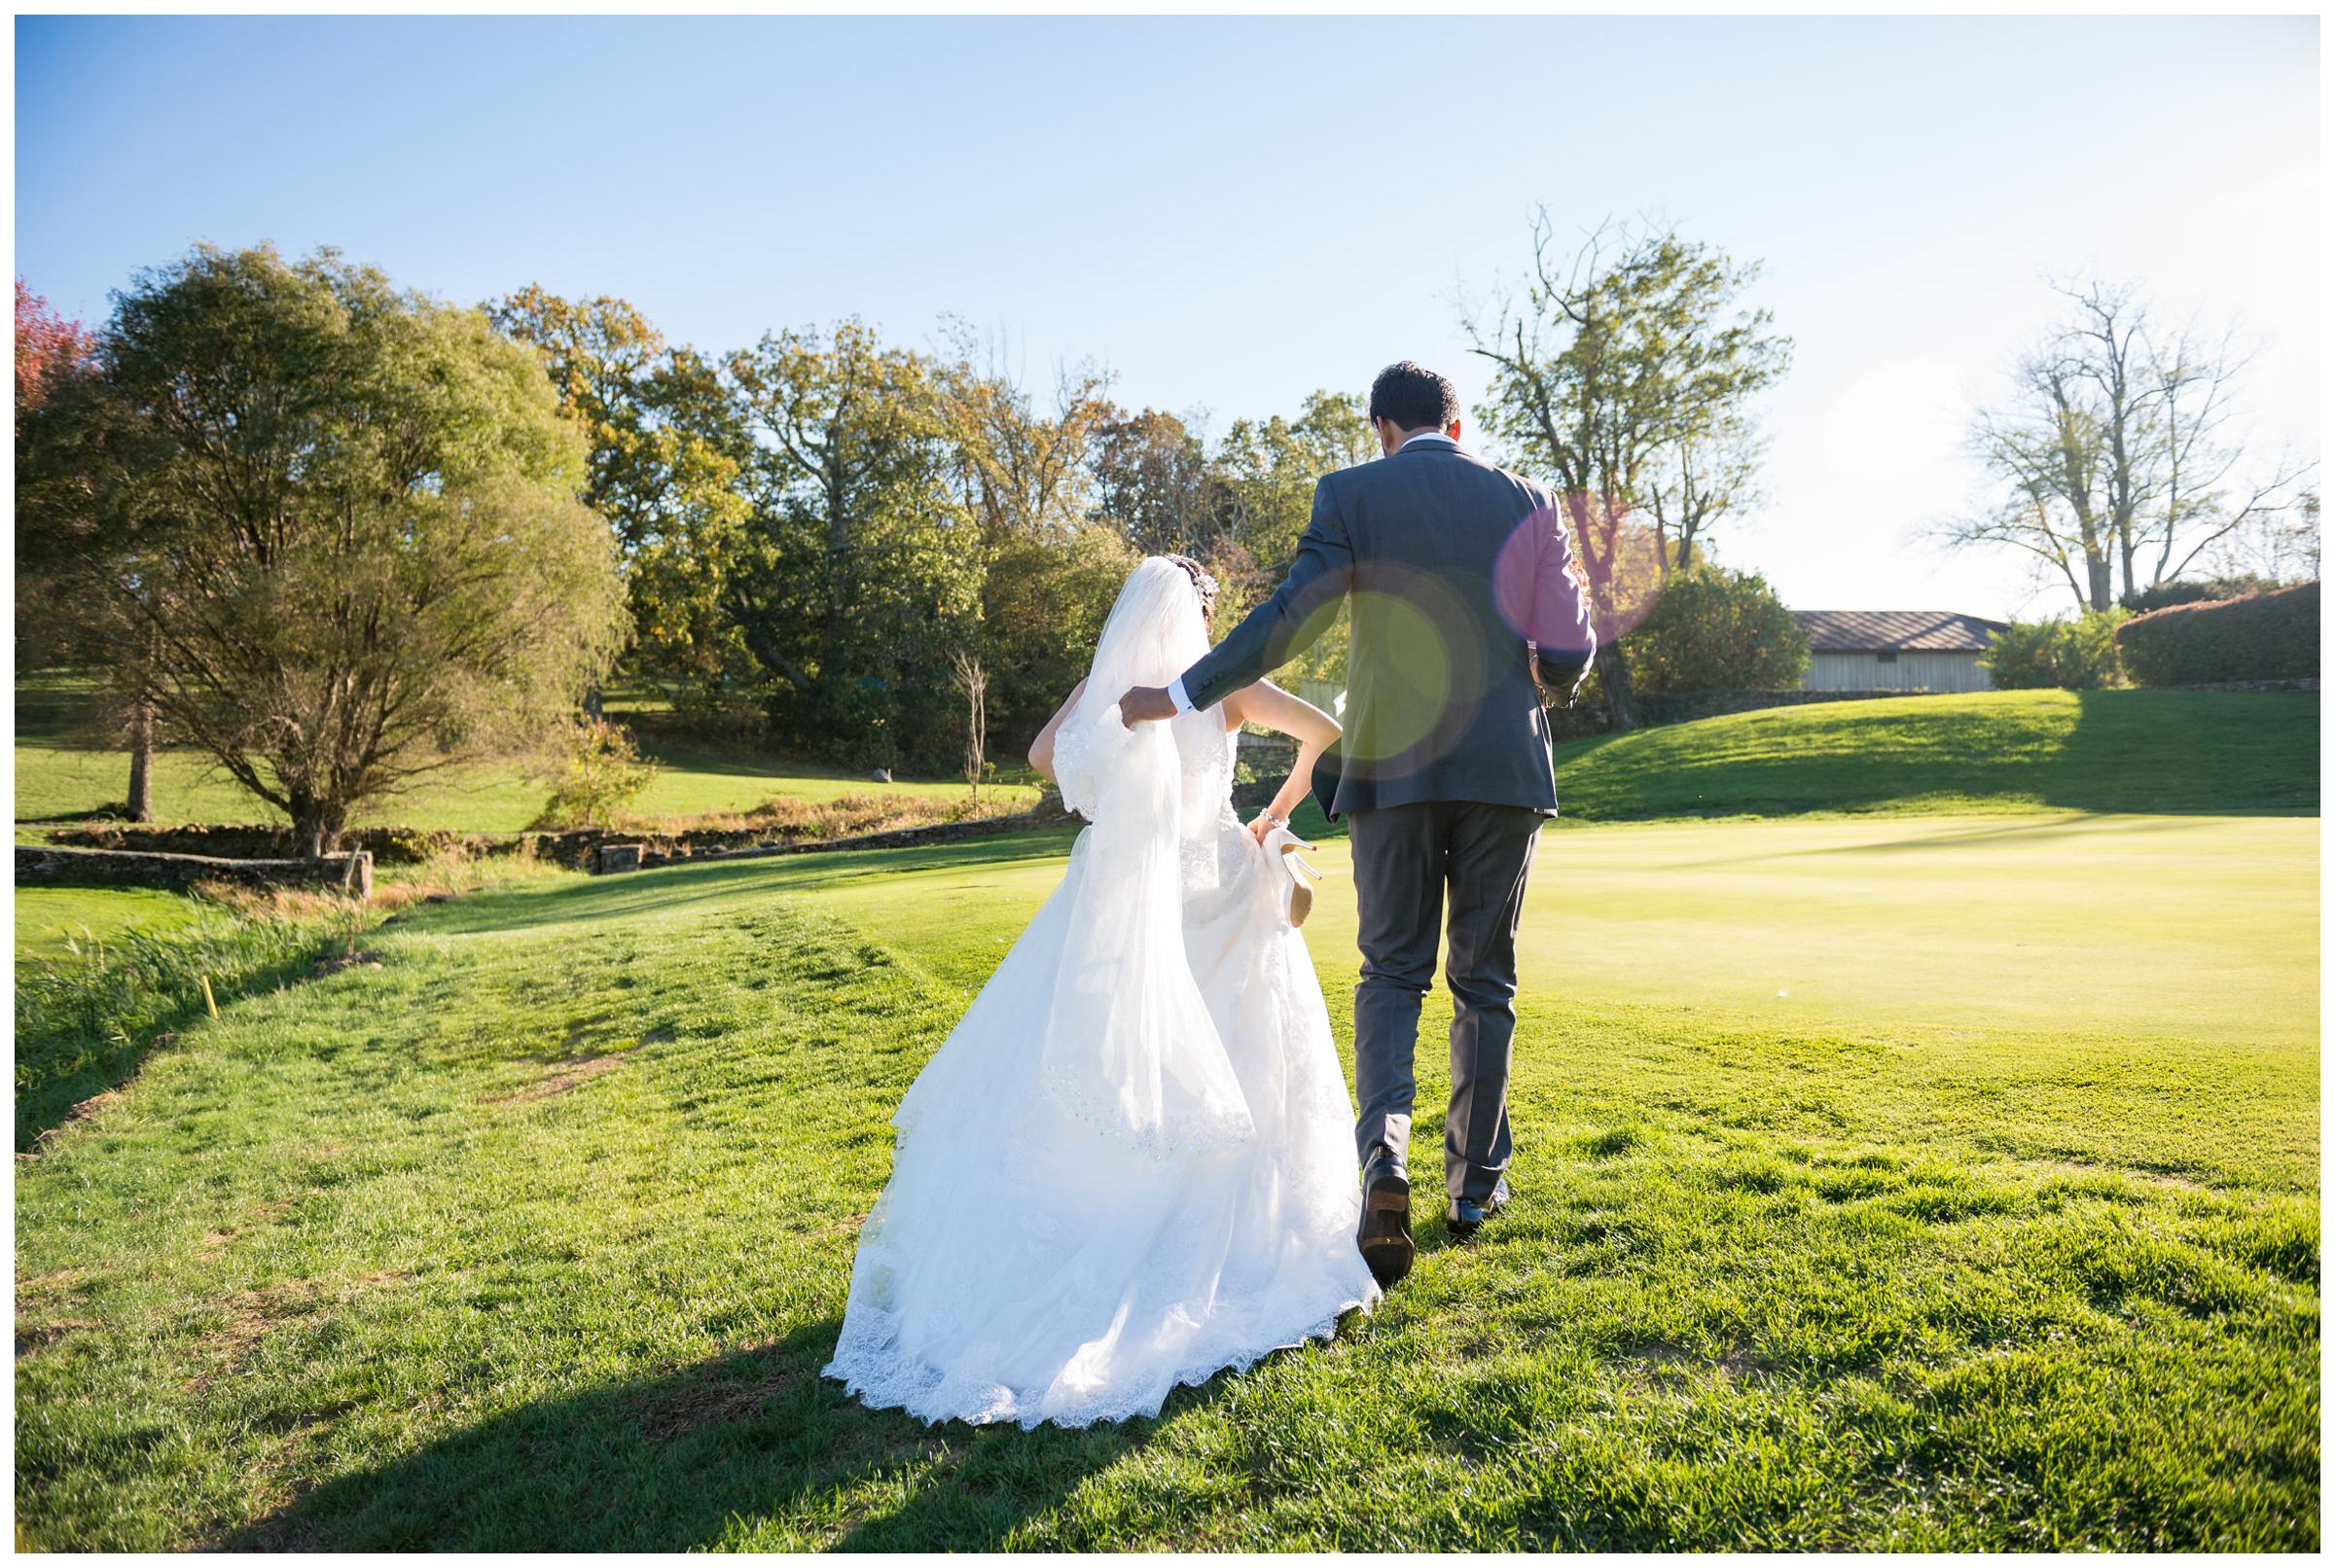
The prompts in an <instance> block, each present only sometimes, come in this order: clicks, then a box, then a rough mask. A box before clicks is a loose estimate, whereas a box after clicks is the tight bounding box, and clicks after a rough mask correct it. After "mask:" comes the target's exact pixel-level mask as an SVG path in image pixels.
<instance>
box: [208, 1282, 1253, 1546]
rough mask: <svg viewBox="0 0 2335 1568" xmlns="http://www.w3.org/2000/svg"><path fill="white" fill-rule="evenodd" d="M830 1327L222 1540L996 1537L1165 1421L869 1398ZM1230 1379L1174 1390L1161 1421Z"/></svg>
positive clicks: (318, 1501) (376, 1480)
mask: <svg viewBox="0 0 2335 1568" xmlns="http://www.w3.org/2000/svg"><path fill="white" fill-rule="evenodd" d="M839 1327H840V1325H839V1324H838V1323H836V1322H833V1321H830V1322H825V1323H820V1324H816V1325H813V1326H810V1327H807V1328H804V1329H800V1330H797V1331H796V1332H795V1333H793V1334H791V1335H789V1336H786V1337H785V1338H784V1339H781V1340H778V1341H776V1342H775V1343H773V1344H771V1345H768V1346H765V1347H762V1348H759V1349H755V1350H750V1351H742V1352H738V1353H736V1354H733V1355H728V1356H723V1357H718V1358H716V1359H714V1360H711V1361H706V1362H702V1363H700V1364H699V1365H697V1366H694V1367H689V1368H685V1369H681V1370H679V1371H676V1372H671V1373H670V1374H668V1375H665V1376H660V1377H645V1378H635V1379H632V1380H629V1381H626V1382H621V1383H614V1384H610V1385H608V1386H607V1387H604V1388H601V1389H597V1390H594V1391H593V1392H592V1393H589V1394H583V1395H579V1396H577V1397H576V1398H573V1399H568V1400H562V1401H557V1402H553V1403H548V1404H541V1405H532V1406H527V1407H525V1408H521V1409H517V1410H513V1411H511V1412H509V1413H507V1414H503V1415H499V1416H495V1417H493V1418H491V1419H489V1420H486V1421H484V1422H482V1423H481V1424H479V1425H477V1426H473V1427H469V1428H467V1429H465V1430H463V1431H461V1432H458V1433H455V1434H453V1435H452V1436H450V1437H447V1438H444V1439H441V1440H440V1441H438V1442H436V1443H431V1444H429V1445H428V1446H426V1447H424V1448H422V1449H420V1450H419V1451H417V1452H415V1453H413V1454H410V1455H408V1456H406V1457H404V1458H400V1459H397V1460H394V1461H392V1462H390V1463H387V1464H384V1465H381V1466H378V1467H376V1468H373V1469H368V1470H361V1471H356V1472H353V1473H350V1474H348V1475H344V1476H341V1477H340V1478H338V1479H333V1480H330V1481H327V1482H325V1483H324V1484H322V1485H320V1486H317V1487H316V1488H314V1489H313V1490H310V1491H308V1492H306V1493H305V1494H303V1495H301V1496H300V1497H298V1498H297V1499H295V1500H294V1501H293V1502H292V1503H290V1504H288V1505H287V1506H285V1507H284V1508H282V1509H280V1510H278V1511H277V1512H275V1513H273V1514H270V1515H267V1516H265V1517H263V1518H260V1519H258V1520H256V1521H254V1522H253V1523H251V1524H249V1525H247V1526H245V1527H243V1528H242V1529H240V1530H238V1531H236V1532H235V1533H234V1535H232V1536H231V1537H230V1538H229V1539H227V1540H226V1541H224V1542H222V1543H220V1545H222V1546H224V1547H225V1548H227V1549H228V1550H392V1551H402V1550H483V1551H495V1550H562V1551H600V1550H665V1551H670V1550H683V1549H687V1548H691V1547H701V1546H711V1545H717V1544H720V1543H722V1542H723V1541H724V1540H725V1538H726V1537H728V1538H739V1539H736V1544H742V1545H764V1544H766V1543H765V1542H763V1541H762V1540H761V1539H760V1538H759V1537H753V1538H744V1537H745V1533H746V1532H751V1531H754V1530H755V1529H756V1528H757V1527H758V1526H761V1525H764V1524H765V1521H768V1524H769V1526H770V1527H772V1528H778V1529H784V1528H795V1529H800V1530H803V1531H805V1532H806V1533H808V1534H812V1535H814V1536H815V1535H820V1534H824V1535H825V1537H826V1541H825V1543H824V1544H826V1545H828V1546H831V1547H832V1548H834V1549H836V1550H845V1551H887V1550H906V1549H911V1548H916V1549H940V1550H994V1549H996V1548H998V1547H1000V1546H1002V1545H1004V1544H1005V1542H1006V1540H1007V1538H1008V1537H1009V1536H1010V1535H1011V1534H1012V1532H1013V1531H1014V1530H1015V1529H1016V1528H1017V1527H1018V1526H1019V1525H1021V1524H1022V1523H1024V1521H1026V1520H1029V1519H1031V1518H1034V1517H1037V1516H1038V1515H1042V1514H1044V1513H1046V1512H1048V1511H1049V1510H1051V1509H1053V1508H1054V1507H1056V1506H1057V1505H1058V1504H1060V1502H1061V1501H1062V1500H1063V1499H1065V1498H1066V1497H1068V1496H1069V1495H1070V1493H1071V1492H1073V1491H1075V1490H1076V1489H1077V1488H1078V1486H1079V1485H1080V1484H1081V1483H1082V1482H1083V1481H1085V1480H1086V1479H1087V1478H1088V1477H1090V1476H1093V1475H1095V1474H1096V1473H1098V1472H1100V1471H1102V1470H1103V1469H1105V1468H1107V1467H1109V1466H1110V1465H1112V1464H1114V1463H1116V1462H1117V1461H1118V1460H1119V1459H1120V1458H1121V1457H1123V1456H1124V1455H1126V1454H1128V1453H1130V1452H1132V1451H1134V1450H1136V1449H1138V1448H1140V1447H1141V1446H1142V1444H1143V1443H1145V1442H1147V1441H1148V1440H1149V1438H1150V1435H1151V1433H1152V1431H1153V1429H1154V1427H1155V1426H1156V1424H1157V1423H1155V1422H1152V1421H1130V1422H1122V1423H1118V1424H1115V1425H1111V1426H1099V1427H1092V1428H1088V1429H1085V1430H1082V1431H1064V1430H1060V1429H1058V1428H1054V1427H1040V1428H1038V1429H1037V1430H1036V1431H1034V1432H1024V1431H1023V1430H1022V1429H1021V1428H1019V1427H1015V1426H1005V1427H971V1426H967V1425H965V1424H964V1423H962V1422H950V1423H948V1424H946V1425H944V1426H939V1427H928V1426H926V1425H925V1424H924V1423H923V1422H921V1421H918V1420H916V1419H915V1418H914V1417H912V1416H909V1415H905V1414H903V1413H902V1412H900V1411H898V1410H871V1409H869V1408H866V1407H864V1406H862V1405H860V1404H859V1403H858V1402H857V1401H856V1400H855V1399H852V1398H849V1397H847V1396H846V1395H845V1394H844V1388H843V1385H842V1384H841V1383H838V1382H835V1381H833V1380H832V1379H829V1378H826V1377H823V1376H821V1375H820V1372H819V1369H820V1368H821V1367H823V1366H824V1365H825V1364H826V1362H827V1360H828V1358H829V1357H830V1356H831V1355H832V1354H833V1353H834V1350H835V1339H836V1334H837V1332H838V1329H839ZM1223 1381H1224V1379H1223V1377H1222V1376H1221V1375H1220V1376H1219V1377H1218V1378H1216V1379H1214V1380H1212V1381H1211V1382H1209V1383H1208V1384H1206V1385H1203V1386H1202V1387H1200V1388H1182V1389H1178V1390H1177V1391H1176V1392H1175V1393H1174V1395H1172V1396H1171V1397H1170V1398H1169V1399H1168V1401H1167V1408H1166V1409H1165V1410H1164V1411H1163V1412H1162V1417H1161V1418H1162V1419H1167V1418H1169V1417H1172V1416H1173V1415H1175V1414H1176V1413H1178V1412H1180V1411H1183V1410H1187V1409H1191V1408H1197V1407H1198V1406H1201V1405H1203V1404H1205V1403H1206V1402H1208V1401H1210V1400H1212V1399H1214V1398H1215V1397H1216V1395H1217V1393H1218V1392H1219V1391H1220V1389H1221V1387H1222V1384H1223ZM292 1418H294V1417H292V1416H291V1415H290V1414H289V1412H287V1419H292ZM902 1497H905V1499H906V1500H905V1501H899V1502H896V1500H898V1499H900V1498H902ZM895 1503H896V1506H887V1507H885V1509H884V1512H882V1513H880V1514H877V1515H873V1516H871V1515H869V1513H868V1510H869V1509H870V1508H871V1507H872V1506H881V1505H894V1504H895ZM768 1544H775V1543H774V1542H773V1543H768ZM810 1544H819V1543H816V1542H813V1543H810Z"/></svg>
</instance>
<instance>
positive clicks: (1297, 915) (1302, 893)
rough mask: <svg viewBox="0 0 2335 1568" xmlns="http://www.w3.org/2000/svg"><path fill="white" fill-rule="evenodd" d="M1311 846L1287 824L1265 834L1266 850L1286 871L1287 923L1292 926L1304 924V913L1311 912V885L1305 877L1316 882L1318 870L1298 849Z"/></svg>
mask: <svg viewBox="0 0 2335 1568" xmlns="http://www.w3.org/2000/svg"><path fill="white" fill-rule="evenodd" d="M1312 847H1313V846H1312V845H1311V844H1310V843H1308V842H1306V841H1305V840H1304V839H1303V838H1300V837H1298V836H1297V835H1296V834H1294V833H1291V832H1290V831H1289V830H1288V829H1287V828H1275V829H1272V830H1271V831H1269V832H1268V833H1267V834H1266V835H1265V849H1266V852H1267V853H1269V854H1271V855H1272V856H1273V857H1274V858H1275V860H1277V861H1278V862H1279V863H1280V865H1281V867H1282V869H1283V870H1284V871H1286V872H1287V873H1289V924H1290V925H1291V926H1292V927H1296V926H1302V925H1304V924H1305V923H1306V916H1307V915H1309V914H1311V913H1312V912H1313V889H1312V887H1311V885H1310V884H1309V883H1308V881H1307V878H1308V877H1311V878H1312V880H1313V881H1315V882H1318V881H1320V880H1321V873H1319V872H1317V871H1315V870H1314V869H1313V868H1312V867H1311V866H1309V865H1307V864H1306V863H1305V861H1304V860H1302V859H1300V858H1299V856H1298V853H1297V852H1298V851H1299V850H1301V849H1311V848H1312Z"/></svg>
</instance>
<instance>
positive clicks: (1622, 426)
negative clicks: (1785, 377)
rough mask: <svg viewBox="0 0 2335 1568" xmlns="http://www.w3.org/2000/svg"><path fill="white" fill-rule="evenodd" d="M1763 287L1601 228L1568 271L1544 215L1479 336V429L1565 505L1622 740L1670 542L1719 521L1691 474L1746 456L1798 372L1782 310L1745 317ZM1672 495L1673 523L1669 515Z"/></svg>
mask: <svg viewBox="0 0 2335 1568" xmlns="http://www.w3.org/2000/svg"><path fill="white" fill-rule="evenodd" d="M1758 273H1759V268H1758V267H1757V266H1756V265H1747V264H1739V263H1737V262H1735V261H1734V260H1732V259H1731V258H1730V257H1728V256H1727V254H1726V253H1725V252H1723V251H1720V250H1717V249H1715V248H1714V247H1712V246H1709V245H1706V244H1701V243H1698V242H1695V241H1691V240H1688V239H1686V238H1684V237H1682V236H1681V235H1679V234H1678V233H1677V232H1674V231H1670V230H1656V231H1650V232H1638V231H1635V230H1632V229H1629V228H1626V227H1616V226H1613V225H1605V226H1601V227H1600V228H1599V229H1598V230H1596V231H1594V232H1591V233H1590V234H1589V235H1588V237H1587V238H1586V239H1585V240H1584V241H1583V242H1582V243H1581V244H1580V245H1579V246H1578V247H1577V248H1576V249H1574V250H1573V252H1572V254H1571V255H1570V256H1569V257H1568V256H1566V255H1564V254H1563V252H1562V250H1561V248H1560V247H1559V245H1558V244H1557V242H1556V239H1555V235H1554V232H1553V229H1552V227H1551V224H1550V221H1549V216H1548V213H1547V212H1546V211H1545V210H1543V211H1542V212H1541V213H1540V214H1539V215H1538V216H1537V217H1536V218H1535V220H1534V222H1533V226H1532V260H1531V266H1530V267H1529V270H1528V271H1527V276H1526V278H1525V280H1524V282H1523V284H1522V285H1521V286H1520V287H1518V288H1516V289H1514V290H1511V291H1508V292H1506V293H1505V294H1503V295H1501V296H1500V297H1499V298H1498V299H1497V300H1496V301H1495V302H1494V303H1492V304H1491V308H1490V309H1488V310H1484V311H1479V312H1477V313H1475V314H1473V315H1472V316H1471V318H1470V320H1469V322H1468V328H1469V332H1470V334H1471V336H1472V337H1473V339H1474V342H1475V351H1476V352H1477V353H1478V354H1481V355H1482V356H1483V357H1484V358H1486V359H1487V360H1489V361H1491V365H1492V367H1493V373H1494V374H1493V377H1492V384H1491V391H1490V394H1489V396H1488V398H1487V401H1486V402H1485V403H1484V404H1483V405H1482V406H1481V407H1480V408H1479V409H1478V410H1477V414H1478V417H1479V419H1480V420H1481V421H1482V422H1483V424H1484V426H1485V427H1486V429H1487V430H1488V431H1490V432H1491V434H1492V435H1493V436H1494V437H1495V438H1496V439H1498V440H1500V441H1501V442H1503V443H1504V444H1505V445H1507V447H1508V449H1509V451H1510V453H1511V455H1512V458H1513V460H1514V461H1516V462H1518V463H1519V464H1520V465H1521V466H1523V467H1524V468H1525V469H1526V470H1527V472H1531V473H1534V474H1536V475H1538V476H1541V477H1544V478H1546V479H1547V480H1548V481H1550V482H1551V483H1552V484H1553V486H1554V487H1555V489H1556V490H1557V491H1558V494H1559V496H1560V498H1561V501H1562V504H1563V507H1564V510H1565V513H1566V520H1567V522H1568V524H1569V526H1570V527H1571V529H1572V533H1573V549H1574V556H1575V559H1576V560H1577V561H1578V562H1579V563H1580V566H1581V568H1582V569H1583V571H1584V572H1585V575H1586V577H1587V579H1588V588H1589V590H1590V597H1591V602H1592V606H1593V610H1594V613H1595V615H1596V618H1597V621H1598V633H1599V648H1598V658H1597V664H1596V672H1597V677H1598V685H1599V690H1600V691H1601V692H1602V693H1603V694H1604V699H1605V704H1606V710H1607V715H1608V717H1609V718H1610V719H1611V721H1612V722H1613V723H1614V724H1615V725H1616V726H1619V727H1624V728H1627V727H1629V726H1631V725H1634V724H1635V722H1636V714H1635V708H1634V705H1633V703H1632V701H1631V695H1630V671H1629V662H1628V654H1627V648H1626V645H1625V643H1624V640H1623V633H1625V632H1626V631H1627V630H1629V629H1630V628H1631V627H1632V626H1633V625H1634V624H1635V622H1636V620H1637V619H1638V617H1639V616H1640V615H1641V614H1642V613H1643V611H1644V609H1645V607H1646V606H1647V605H1649V604H1650V603H1651V601H1652V596H1653V594H1654V592H1655V591H1656V590H1657V589H1658V588H1659V585H1660V581H1661V578H1662V576H1663V575H1664V574H1665V573H1666V572H1667V571H1668V570H1669V569H1670V566H1671V565H1672V564H1673V562H1674V560H1675V559H1677V558H1678V557H1679V552H1678V550H1677V548H1676V543H1677V541H1676V536H1675V535H1672V536H1671V537H1666V534H1669V533H1670V529H1671V528H1672V527H1673V526H1678V527H1685V528H1687V530H1688V531H1687V532H1686V534H1685V538H1686V540H1687V541H1688V542H1689V543H1690V544H1691V541H1692V539H1693V538H1694V536H1695V533H1696V532H1699V531H1700V530H1701V528H1702V527H1703V526H1704V525H1705V523H1706V520H1707V518H1708V517H1711V516H1714V515H1715V514H1712V513H1710V512H1709V511H1708V510H1707V507H1706V508H1705V509H1703V510H1702V511H1700V512H1698V513H1696V514H1695V517H1693V518H1692V519H1690V518H1689V517H1688V516H1687V515H1686V513H1685V512H1683V511H1681V510H1680V507H1681V506H1682V505H1683V502H1682V500H1681V499H1679V498H1681V497H1682V496H1683V494H1684V492H1683V491H1682V490H1680V489H1678V488H1677V487H1676V484H1677V476H1678V475H1679V474H1680V473H1681V472H1682V468H1683V467H1685V466H1692V465H1694V464H1696V463H1700V464H1701V465H1702V469H1701V471H1702V472H1703V473H1705V474H1706V475H1708V474H1711V473H1712V472H1713V471H1712V470H1711V468H1710V467H1709V462H1710V456H1711V454H1712V453H1713V452H1715V451H1724V450H1726V449H1727V448H1728V447H1729V446H1730V445H1734V446H1736V447H1737V449H1739V450H1740V449H1741V443H1742V439H1743V433H1744V432H1746V431H1747V430H1748V428H1749V421H1750V411H1749V410H1750V409H1751V406H1752V404H1753V402H1754V400H1755V399H1756V398H1757V397H1758V396H1759V395H1760V394H1761V393H1762V392H1764V391H1765V390H1766V389H1767V388H1768V387H1769V386H1770V385H1772V384H1773V383H1774V382H1775V381H1776V380H1777V379H1778V377H1779V376H1780V375H1782V374H1783V372H1784V371H1785V369H1786V368H1787V367H1788V366H1789V364H1790V359H1791V343H1790V340H1789V339H1785V338H1781V337H1778V336H1777V335H1776V334H1775V333H1773V332H1772V331H1771V330H1770V329H1771V327H1772V325H1773V323H1772V321H1771V318H1770V316H1769V314H1768V312H1766V311H1765V310H1759V309H1753V308H1748V307H1746V306H1745V305H1744V304H1743V303H1742V295H1743V293H1744V291H1745V290H1746V289H1747V288H1748V287H1749V286H1750V284H1751V283H1752V282H1753V281H1754V280H1755V279H1756V278H1757V276H1758ZM1695 454H1702V455H1701V456H1700V457H1698V456H1696V455H1695ZM1740 482H1741V481H1740V480H1739V481H1731V485H1730V487H1731V488H1733V487H1735V486H1736V485H1739V484H1740ZM1666 493H1667V494H1668V496H1669V497H1670V499H1667V500H1666V501H1665V506H1666V507H1668V508H1670V517H1664V516H1663V515H1662V514H1661V513H1658V512H1657V511H1656V509H1655V506H1654V501H1655V498H1656V497H1657V496H1658V495H1665V494H1666ZM1690 510H1691V509H1690ZM1671 518H1675V519H1676V521H1675V524H1673V522H1672V521H1671V520H1670V519H1671ZM1690 520H1691V527H1689V526H1688V525H1689V523H1690Z"/></svg>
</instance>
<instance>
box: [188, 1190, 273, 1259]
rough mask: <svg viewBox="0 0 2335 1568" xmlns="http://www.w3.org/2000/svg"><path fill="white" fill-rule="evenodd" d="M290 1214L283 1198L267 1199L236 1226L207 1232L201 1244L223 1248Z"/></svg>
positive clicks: (266, 1227)
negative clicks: (246, 1234)
mask: <svg viewBox="0 0 2335 1568" xmlns="http://www.w3.org/2000/svg"><path fill="white" fill-rule="evenodd" d="M291 1212H292V1205H291V1204H290V1203H289V1202H287V1201H286V1200H284V1199H283V1198H280V1197H278V1198H269V1200H268V1201H267V1202H265V1203H262V1204H261V1205H260V1206H259V1207H258V1208H255V1209H253V1210H252V1211H251V1213H250V1215H249V1216H247V1217H246V1218H245V1219H243V1220H241V1221H239V1222H237V1223H236V1224H234V1225H229V1226H222V1227H220V1228H219V1229H216V1230H212V1231H209V1232H207V1233H206V1234H205V1235H204V1236H203V1238H202V1244H203V1245H204V1246H205V1247H212V1248H217V1247H224V1246H226V1245H227V1244H228V1243H229V1242H231V1241H233V1240H234V1239H235V1237H237V1236H239V1235H243V1234H245V1233H247V1232H249V1231H252V1230H265V1229H268V1228H269V1227H270V1226H272V1225H274V1224H275V1223H276V1222H277V1221H279V1220H281V1219H282V1218H283V1217H284V1216H285V1215H287V1214H289V1213H291Z"/></svg>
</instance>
